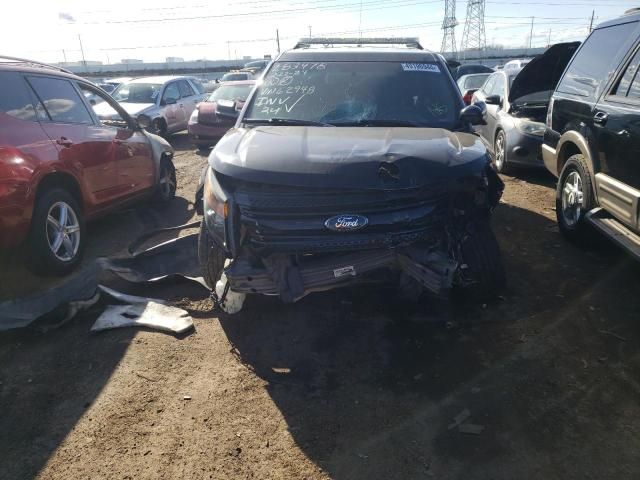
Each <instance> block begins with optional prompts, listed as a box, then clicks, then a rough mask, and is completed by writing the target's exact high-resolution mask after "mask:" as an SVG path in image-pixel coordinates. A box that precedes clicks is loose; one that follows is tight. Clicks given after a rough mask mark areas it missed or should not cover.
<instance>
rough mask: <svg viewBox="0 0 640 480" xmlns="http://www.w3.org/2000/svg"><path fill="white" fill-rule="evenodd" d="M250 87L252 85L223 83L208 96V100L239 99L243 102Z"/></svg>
mask: <svg viewBox="0 0 640 480" xmlns="http://www.w3.org/2000/svg"><path fill="white" fill-rule="evenodd" d="M251 87H253V85H223V86H221V87H220V88H218V89H217V90H216V91H214V92H213V93H212V94H211V95H210V96H209V99H208V101H209V102H217V101H218V100H234V101H235V100H240V101H241V102H244V101H245V100H246V99H247V97H248V96H249V92H250V91H251Z"/></svg>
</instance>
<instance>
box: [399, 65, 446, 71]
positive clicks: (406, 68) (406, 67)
mask: <svg viewBox="0 0 640 480" xmlns="http://www.w3.org/2000/svg"><path fill="white" fill-rule="evenodd" d="M401 65H402V70H404V71H405V72H431V73H440V67H438V65H436V64H435V63H402V64H401Z"/></svg>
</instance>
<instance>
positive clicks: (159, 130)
mask: <svg viewBox="0 0 640 480" xmlns="http://www.w3.org/2000/svg"><path fill="white" fill-rule="evenodd" d="M152 125H153V131H154V133H155V134H156V135H160V136H161V137H166V136H167V122H165V121H164V118H156V119H155V120H154V121H153V123H152Z"/></svg>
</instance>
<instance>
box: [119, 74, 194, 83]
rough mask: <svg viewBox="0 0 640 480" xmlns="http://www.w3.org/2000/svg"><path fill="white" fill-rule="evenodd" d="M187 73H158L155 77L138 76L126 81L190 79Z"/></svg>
mask: <svg viewBox="0 0 640 480" xmlns="http://www.w3.org/2000/svg"><path fill="white" fill-rule="evenodd" d="M192 78H193V77H191V76H189V75H158V76H155V77H139V78H134V79H133V80H130V81H129V82H128V83H167V82H170V81H172V80H187V79H189V80H191V79H192Z"/></svg>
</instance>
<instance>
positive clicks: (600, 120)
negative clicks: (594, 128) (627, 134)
mask: <svg viewBox="0 0 640 480" xmlns="http://www.w3.org/2000/svg"><path fill="white" fill-rule="evenodd" d="M608 118H609V114H608V113H606V112H596V114H595V115H594V116H593V121H594V123H597V124H598V125H604V124H605V123H607V120H608Z"/></svg>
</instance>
